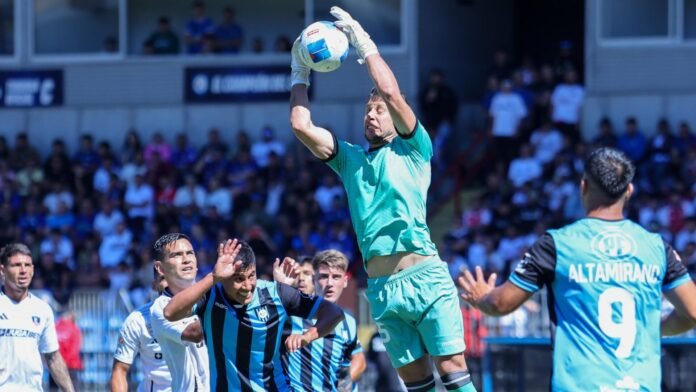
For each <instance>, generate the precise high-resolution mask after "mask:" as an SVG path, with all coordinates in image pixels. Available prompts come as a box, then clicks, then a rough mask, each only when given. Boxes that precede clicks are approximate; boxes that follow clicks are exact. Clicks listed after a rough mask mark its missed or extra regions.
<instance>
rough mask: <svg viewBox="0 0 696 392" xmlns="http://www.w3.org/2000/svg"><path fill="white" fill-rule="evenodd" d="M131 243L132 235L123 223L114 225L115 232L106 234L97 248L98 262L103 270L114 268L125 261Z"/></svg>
mask: <svg viewBox="0 0 696 392" xmlns="http://www.w3.org/2000/svg"><path fill="white" fill-rule="evenodd" d="M132 241H133V234H132V233H131V232H130V230H128V228H126V225H125V223H124V222H119V223H118V224H116V230H115V231H114V232H112V233H110V234H107V235H105V236H104V238H103V239H102V242H101V245H100V246H99V260H100V262H101V266H102V267H104V268H114V267H116V266H117V265H118V264H119V263H120V262H122V261H125V260H126V255H127V254H128V250H129V249H130V246H131V242H132Z"/></svg>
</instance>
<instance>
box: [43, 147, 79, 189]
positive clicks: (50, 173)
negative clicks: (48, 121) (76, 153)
mask: <svg viewBox="0 0 696 392" xmlns="http://www.w3.org/2000/svg"><path fill="white" fill-rule="evenodd" d="M43 169H44V173H45V174H46V177H47V178H50V179H52V180H53V181H59V182H62V183H65V184H69V183H70V182H71V181H72V172H71V170H70V157H69V156H68V153H67V149H66V147H65V142H63V139H55V140H54V141H53V144H51V152H50V154H49V156H48V158H46V160H45V161H44V165H43Z"/></svg>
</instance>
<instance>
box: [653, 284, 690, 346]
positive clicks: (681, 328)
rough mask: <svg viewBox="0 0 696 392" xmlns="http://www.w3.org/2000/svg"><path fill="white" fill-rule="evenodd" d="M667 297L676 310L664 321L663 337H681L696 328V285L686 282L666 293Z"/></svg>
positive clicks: (662, 325)
mask: <svg viewBox="0 0 696 392" xmlns="http://www.w3.org/2000/svg"><path fill="white" fill-rule="evenodd" d="M665 296H666V297H667V300H669V302H671V303H672V305H674V310H673V311H672V313H670V314H669V315H668V316H667V317H665V318H664V319H663V320H662V324H661V333H662V336H672V335H679V334H681V333H684V332H686V331H688V330H690V329H692V328H694V327H696V284H694V282H693V281H689V282H686V283H684V284H682V285H679V286H677V287H676V288H675V289H673V290H670V291H667V292H665Z"/></svg>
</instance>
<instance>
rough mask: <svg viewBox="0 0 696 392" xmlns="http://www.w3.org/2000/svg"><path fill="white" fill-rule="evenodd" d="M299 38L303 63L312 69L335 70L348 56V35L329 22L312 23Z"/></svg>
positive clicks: (321, 70)
mask: <svg viewBox="0 0 696 392" xmlns="http://www.w3.org/2000/svg"><path fill="white" fill-rule="evenodd" d="M300 39H301V42H302V51H303V52H304V53H303V57H304V60H305V63H306V64H307V66H308V67H309V68H311V69H312V70H314V71H317V72H331V71H335V70H336V69H338V67H340V66H341V63H343V60H345V59H346V57H347V56H348V37H346V34H345V33H343V32H342V31H341V30H339V29H338V28H337V27H336V26H334V24H333V23H331V22H325V21H320V22H314V23H312V24H311V25H309V26H307V27H306V28H305V29H304V30H302V35H301V38H300Z"/></svg>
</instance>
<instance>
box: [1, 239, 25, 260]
mask: <svg viewBox="0 0 696 392" xmlns="http://www.w3.org/2000/svg"><path fill="white" fill-rule="evenodd" d="M16 254H22V255H25V256H29V257H31V250H29V247H28V246H26V245H24V244H22V243H19V242H13V243H10V244H7V245H5V246H3V247H2V249H0V262H1V263H2V265H4V266H7V264H8V262H9V261H10V257H12V256H14V255H16Z"/></svg>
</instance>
